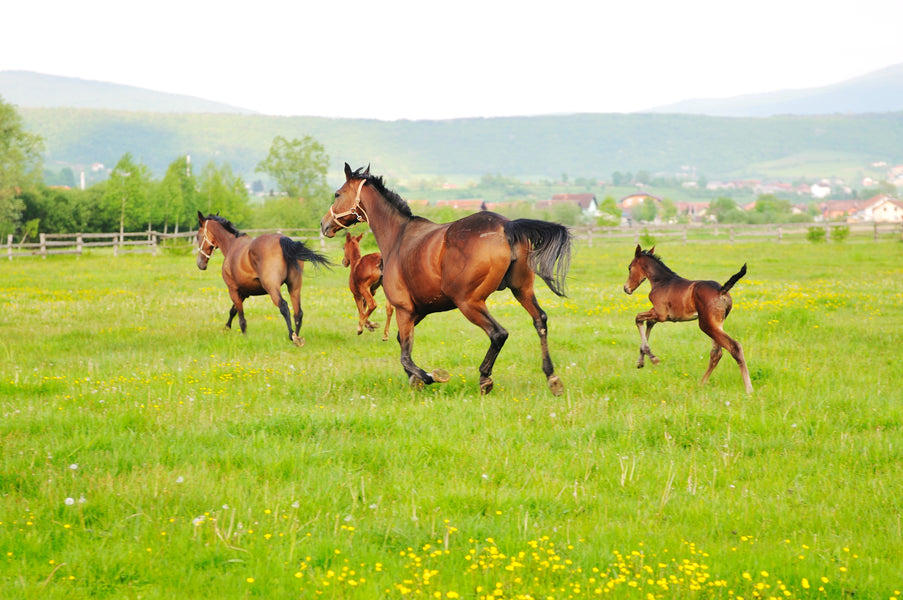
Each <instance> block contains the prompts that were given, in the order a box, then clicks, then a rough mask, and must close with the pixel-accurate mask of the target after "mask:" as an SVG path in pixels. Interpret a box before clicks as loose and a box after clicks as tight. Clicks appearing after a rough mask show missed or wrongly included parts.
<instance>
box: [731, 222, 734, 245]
mask: <svg viewBox="0 0 903 600" xmlns="http://www.w3.org/2000/svg"><path fill="white" fill-rule="evenodd" d="M730 231H731V243H732V244H733V243H734V227H733V226H731V229H730Z"/></svg>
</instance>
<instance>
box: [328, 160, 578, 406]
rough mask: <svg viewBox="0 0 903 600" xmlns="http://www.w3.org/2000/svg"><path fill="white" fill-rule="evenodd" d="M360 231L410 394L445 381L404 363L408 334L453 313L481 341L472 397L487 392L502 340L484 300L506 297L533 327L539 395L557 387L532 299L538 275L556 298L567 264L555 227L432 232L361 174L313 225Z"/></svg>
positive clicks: (484, 222)
mask: <svg viewBox="0 0 903 600" xmlns="http://www.w3.org/2000/svg"><path fill="white" fill-rule="evenodd" d="M358 222H367V223H369V224H370V229H371V230H372V231H373V235H374V237H375V238H376V243H377V245H378V246H379V249H380V251H381V252H382V257H383V291H385V293H386V297H387V298H388V299H389V302H391V303H392V305H393V306H394V307H395V315H396V323H397V325H398V343H399V345H400V346H401V365H402V367H403V368H404V371H405V373H406V374H407V375H408V377H409V379H410V381H411V383H412V384H413V385H418V384H421V385H422V384H430V383H434V382H437V381H448V379H449V376H448V373H447V372H445V371H444V370H436V371H433V372H432V373H427V372H426V371H424V370H423V369H421V368H420V367H418V366H417V365H416V364H414V361H413V359H412V358H411V349H412V347H413V342H414V327H415V326H416V325H417V324H418V323H420V321H422V320H423V319H424V318H425V317H426V316H427V315H429V314H431V313H435V312H441V311H447V310H453V309H455V308H457V309H458V310H460V311H461V313H462V314H463V315H464V316H465V317H466V318H467V319H468V320H469V321H470V322H471V323H473V324H474V325H476V326H478V327H479V328H481V329H482V330H483V331H485V332H486V335H488V336H489V350H488V351H487V352H486V356H485V357H484V358H483V362H482V363H481V364H480V391H481V393H483V394H486V393H489V392H490V391H491V390H492V386H493V382H492V368H493V365H494V364H495V360H496V358H497V357H498V354H499V352H500V351H501V349H502V346H503V345H504V344H505V340H506V339H507V338H508V332H507V331H505V329H504V328H503V327H502V326H501V325H499V323H498V322H497V321H496V320H495V319H494V318H493V317H492V315H491V314H489V310H488V309H487V308H486V298H488V297H489V295H490V294H491V293H493V292H494V291H496V290H501V289H504V288H509V289H510V290H511V292H512V293H513V294H514V297H515V298H516V299H517V300H518V302H520V304H521V305H522V306H523V307H524V308H525V309H526V311H527V312H528V313H529V314H530V317H531V318H532V319H533V326H534V327H535V328H536V332H537V333H538V334H539V341H540V347H541V350H542V370H543V372H544V373H545V375H546V380H547V382H548V385H549V389H550V390H551V391H552V393H554V394H556V395H558V394H561V393H562V392H563V391H564V385H563V384H562V383H561V380H560V379H559V378H558V376H557V375H555V372H554V368H553V366H552V359H551V358H550V357H549V349H548V342H547V316H546V313H545V312H544V311H543V310H542V309H541V308H540V307H539V303H538V302H537V300H536V295H535V293H534V290H533V281H534V276H535V275H539V276H540V277H541V278H542V279H543V281H545V282H546V284H547V285H548V286H549V288H550V289H551V290H552V291H553V292H554V293H555V294H558V295H559V296H563V295H564V289H563V288H564V282H565V277H566V275H567V270H568V266H569V264H570V249H571V236H570V232H569V231H568V229H567V228H566V227H565V226H563V225H560V224H557V223H547V222H545V221H536V220H532V219H517V220H515V221H512V220H510V219H507V218H505V217H503V216H501V215H499V214H496V213H493V212H488V211H482V212H479V213H475V214H472V215H469V216H467V217H464V218H462V219H459V220H457V221H454V222H451V223H433V222H432V221H429V220H427V219H424V218H421V217H416V216H414V215H413V214H411V209H410V207H409V206H408V204H407V203H406V202H405V201H404V200H402V198H401V197H400V196H398V195H397V194H396V193H395V192H392V191H390V190H388V189H386V186H385V185H384V184H383V180H382V177H376V176H373V175H370V167H367V168H366V170H364V169H358V170H357V171H354V172H352V170H351V168H350V167H349V166H348V164H347V163H346V164H345V183H344V184H343V185H342V187H340V188H339V189H338V190H337V191H336V193H335V201H334V202H333V204H332V206H331V207H330V208H329V212H328V213H327V214H326V215H324V216H323V219H322V221H321V222H320V228H321V230H322V232H323V235H325V236H327V237H333V236H335V234H336V232H337V231H340V230H342V229H346V228H348V227H351V226H352V225H354V224H356V223H358Z"/></svg>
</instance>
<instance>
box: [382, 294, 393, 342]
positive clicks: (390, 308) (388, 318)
mask: <svg viewBox="0 0 903 600" xmlns="http://www.w3.org/2000/svg"><path fill="white" fill-rule="evenodd" d="M394 312H395V307H394V306H392V303H391V302H389V301H388V300H386V328H385V329H384V330H383V341H384V342H386V341H388V340H389V325H391V324H392V313H394Z"/></svg>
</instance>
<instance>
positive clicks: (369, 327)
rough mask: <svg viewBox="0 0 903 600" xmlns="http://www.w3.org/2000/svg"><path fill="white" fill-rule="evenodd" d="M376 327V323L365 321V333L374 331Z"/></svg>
mask: <svg viewBox="0 0 903 600" xmlns="http://www.w3.org/2000/svg"><path fill="white" fill-rule="evenodd" d="M377 326H378V325H377V324H376V323H372V322H370V321H367V324H366V325H364V327H366V328H367V331H376V328H377Z"/></svg>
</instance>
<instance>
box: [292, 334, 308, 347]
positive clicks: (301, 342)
mask: <svg viewBox="0 0 903 600" xmlns="http://www.w3.org/2000/svg"><path fill="white" fill-rule="evenodd" d="M292 343H294V344H295V345H296V346H298V347H299V348H300V347H302V346H303V345H304V344H305V341H304V338H303V337H301V336H299V335H298V334H296V333H293V334H292Z"/></svg>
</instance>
